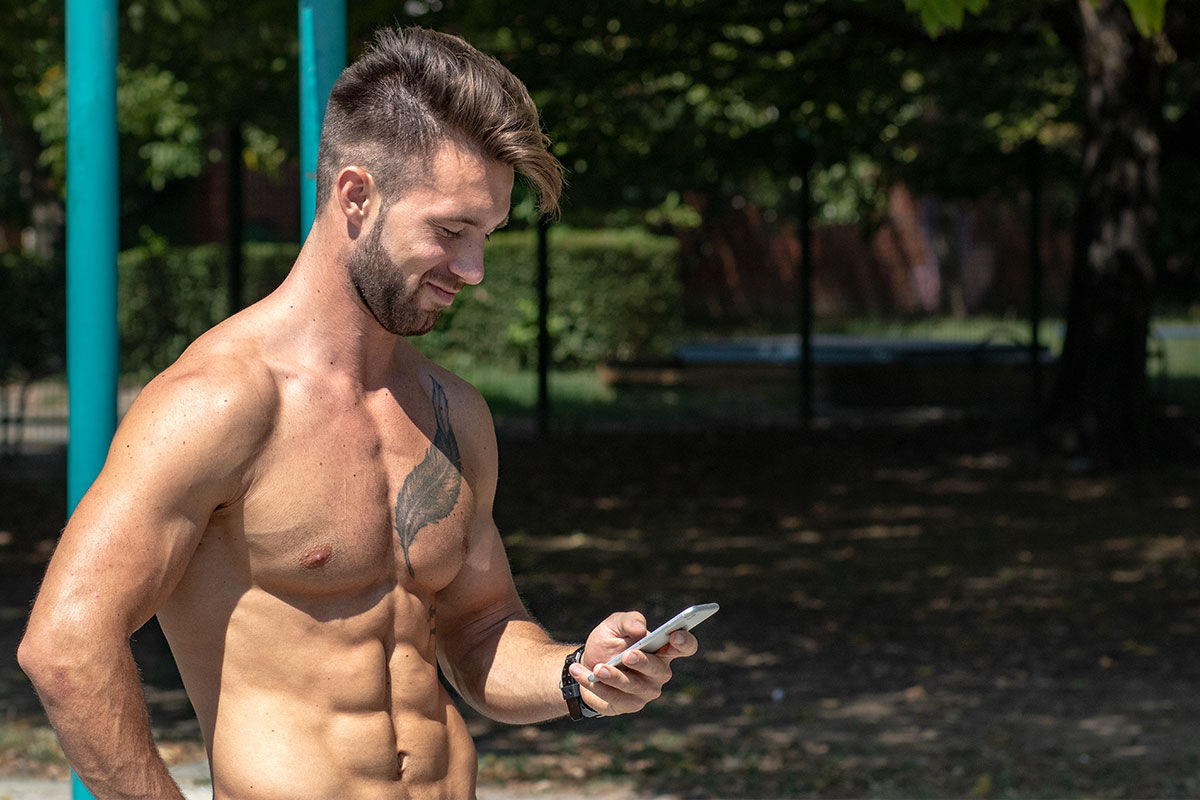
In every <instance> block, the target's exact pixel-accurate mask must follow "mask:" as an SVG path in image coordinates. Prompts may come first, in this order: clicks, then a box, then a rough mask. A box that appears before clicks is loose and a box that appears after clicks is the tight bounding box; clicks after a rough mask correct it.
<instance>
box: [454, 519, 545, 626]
mask: <svg viewBox="0 0 1200 800" xmlns="http://www.w3.org/2000/svg"><path fill="white" fill-rule="evenodd" d="M437 605H438V631H439V634H444V637H443V641H444V643H445V644H446V645H448V646H449V647H453V646H455V645H457V644H460V643H459V642H458V641H456V640H457V639H459V638H462V639H464V640H471V639H475V638H477V637H479V636H482V635H485V629H487V628H489V627H491V626H493V625H496V624H499V623H501V622H502V621H504V620H506V619H511V618H512V617H513V616H514V615H516V616H518V617H524V616H527V615H526V613H525V608H524V606H523V605H522V603H521V600H520V598H519V597H518V596H517V590H516V587H515V586H514V584H513V577H512V571H511V569H510V568H509V564H508V556H507V555H506V553H505V551H504V544H503V542H501V540H500V532H499V531H498V530H497V529H496V525H495V523H494V522H493V521H492V520H491V518H490V515H489V518H488V519H487V520H484V521H481V522H480V523H479V524H478V525H477V527H476V529H475V530H474V531H473V534H472V542H471V547H470V550H469V553H468V556H467V559H466V562H465V563H464V564H463V568H462V569H461V570H460V571H459V573H458V575H457V576H455V578H454V580H453V581H451V582H450V584H449V585H448V586H447V587H446V588H444V589H443V590H442V591H440V592H438V598H437ZM464 646H470V645H469V644H466V643H464Z"/></svg>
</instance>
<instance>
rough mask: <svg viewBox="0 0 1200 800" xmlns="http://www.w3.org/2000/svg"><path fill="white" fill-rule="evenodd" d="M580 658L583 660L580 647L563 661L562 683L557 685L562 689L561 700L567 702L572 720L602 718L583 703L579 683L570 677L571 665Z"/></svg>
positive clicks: (597, 712)
mask: <svg viewBox="0 0 1200 800" xmlns="http://www.w3.org/2000/svg"><path fill="white" fill-rule="evenodd" d="M581 658H583V648H582V647H580V648H579V649H578V650H576V651H575V652H574V653H571V654H570V655H569V656H567V658H566V660H564V661H563V671H562V682H561V683H560V684H559V688H560V689H562V696H563V699H564V700H566V701H567V713H568V714H570V715H571V719H574V720H579V719H585V718H586V719H594V718H595V717H602V716H604V715H603V714H601V713H600V712H599V711H597V710H596V709H594V708H592V707H591V706H589V705H588V704H587V703H585V702H584V700H583V697H581V696H580V694H579V682H578V681H576V680H575V678H574V676H572V675H571V665H572V664H578V663H579V660H580V659H581Z"/></svg>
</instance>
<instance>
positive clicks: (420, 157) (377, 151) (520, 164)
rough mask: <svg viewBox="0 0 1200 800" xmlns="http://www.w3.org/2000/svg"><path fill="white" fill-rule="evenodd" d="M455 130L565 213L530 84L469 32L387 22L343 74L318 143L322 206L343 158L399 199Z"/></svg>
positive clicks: (558, 170)
mask: <svg viewBox="0 0 1200 800" xmlns="http://www.w3.org/2000/svg"><path fill="white" fill-rule="evenodd" d="M447 139H453V140H455V141H458V142H460V143H462V144H464V145H466V146H468V147H471V148H474V149H476V150H477V151H478V152H479V153H481V154H482V155H484V156H486V157H488V158H492V159H495V160H496V161H499V162H501V163H503V164H507V165H508V166H510V167H512V168H513V170H514V171H515V172H516V173H517V174H518V175H521V176H523V177H524V178H525V180H526V181H527V182H528V183H529V184H530V185H531V186H532V188H533V190H534V192H535V193H536V194H537V199H538V210H539V212H540V213H541V214H542V215H543V216H556V215H557V214H558V210H559V195H560V194H561V193H562V182H563V177H562V165H560V164H559V162H558V160H557V159H556V158H554V156H553V155H551V154H550V152H549V150H548V147H549V144H550V140H549V138H548V137H547V136H546V134H545V133H543V132H542V126H541V121H540V119H539V118H538V111H537V107H536V106H535V105H534V103H533V100H532V99H530V97H529V92H528V91H527V90H526V89H525V85H524V84H522V83H521V81H520V80H518V79H517V78H516V76H514V75H513V74H512V73H511V72H509V71H508V69H506V68H505V67H504V66H503V65H502V64H501V63H500V62H499V61H497V60H496V59H494V58H492V57H491V56H486V55H484V54H483V53H481V52H479V51H478V50H476V49H475V48H474V47H472V46H471V45H469V44H467V42H465V41H464V40H462V39H460V38H459V37H457V36H451V35H449V34H445V33H438V32H436V31H431V30H427V29H425V28H417V27H412V28H403V29H393V28H385V29H382V30H380V31H379V32H378V33H377V34H376V36H375V40H374V42H373V43H372V44H371V46H370V47H369V48H368V49H367V50H366V52H364V53H363V55H362V56H361V57H360V58H359V59H358V60H357V61H355V62H354V63H353V64H351V65H350V66H349V67H347V68H346V69H345V70H344V71H343V72H342V74H341V76H340V77H339V78H338V79H337V82H335V83H334V85H333V89H332V91H331V92H330V95H329V105H328V106H327V107H326V110H325V122H324V125H323V127H322V129H321V144H320V147H319V148H318V151H317V198H318V211H317V213H318V214H320V213H321V212H320V209H322V208H324V206H325V203H326V201H327V199H328V197H329V194H330V192H331V191H333V182H334V181H335V180H336V178H337V174H338V172H339V171H340V170H341V169H342V168H343V167H345V166H347V165H350V164H356V165H359V166H362V167H365V168H366V169H367V170H368V171H369V172H370V173H371V174H372V176H373V177H374V178H375V180H376V182H377V183H378V184H379V186H380V191H382V192H383V194H384V197H385V198H388V197H391V198H395V197H396V196H398V195H399V194H400V193H402V192H404V191H406V190H407V188H408V187H409V186H411V185H412V182H413V181H414V180H416V179H418V178H419V177H420V175H421V174H422V172H423V171H424V170H426V169H427V168H428V166H427V161H428V159H429V157H430V156H431V155H432V154H433V151H434V150H435V149H436V148H437V146H438V145H439V144H440V143H441V142H443V141H445V140H447ZM385 202H386V199H385Z"/></svg>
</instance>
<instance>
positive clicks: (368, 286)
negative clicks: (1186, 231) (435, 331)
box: [346, 219, 442, 336]
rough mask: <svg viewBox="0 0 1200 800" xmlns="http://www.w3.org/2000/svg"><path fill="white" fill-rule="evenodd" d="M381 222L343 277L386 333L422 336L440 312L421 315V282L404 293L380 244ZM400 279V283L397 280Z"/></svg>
mask: <svg viewBox="0 0 1200 800" xmlns="http://www.w3.org/2000/svg"><path fill="white" fill-rule="evenodd" d="M382 233H383V225H382V219H380V220H377V221H376V223H375V225H374V226H373V227H372V228H371V232H370V233H368V234H367V237H366V239H364V240H363V241H362V243H361V244H359V246H358V247H357V248H356V249H355V250H354V251H353V252H352V253H351V254H350V257H349V258H348V259H347V261H346V274H347V276H348V277H349V279H350V284H351V285H352V286H353V287H354V290H355V291H356V292H357V293H358V296H359V299H361V300H362V302H363V305H365V306H366V307H367V310H368V311H370V312H371V315H372V316H373V317H375V321H376V322H378V323H379V325H380V326H381V327H382V328H383V329H384V330H385V331H387V332H388V333H393V334H395V335H397V336H421V335H423V334H426V333H428V332H429V331H430V330H431V329H432V328H433V326H434V323H436V322H437V319H438V316H439V315H440V314H441V313H442V312H441V309H436V310H434V311H422V310H421V309H419V308H418V307H417V293H418V292H419V291H421V287H422V286H424V282H423V281H422V282H421V283H418V284H417V286H416V287H415V288H414V289H413V290H412V291H411V292H406V291H405V288H404V285H403V283H401V282H399V280H402V279H403V275H402V272H401V270H400V268H399V266H397V265H396V263H395V262H394V261H392V260H391V259H390V258H388V255H387V251H385V250H384V248H383V243H382ZM398 279H399V280H398Z"/></svg>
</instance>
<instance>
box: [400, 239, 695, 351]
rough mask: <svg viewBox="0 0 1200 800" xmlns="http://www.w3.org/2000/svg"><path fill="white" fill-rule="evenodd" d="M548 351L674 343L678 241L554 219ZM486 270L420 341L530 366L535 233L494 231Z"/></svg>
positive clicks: (659, 347) (663, 347)
mask: <svg viewBox="0 0 1200 800" xmlns="http://www.w3.org/2000/svg"><path fill="white" fill-rule="evenodd" d="M547 253H548V258H549V262H550V283H549V292H550V316H549V320H548V325H547V327H548V328H549V331H550V337H551V358H552V361H553V363H554V365H555V366H557V367H580V366H585V367H586V366H592V365H594V364H597V363H600V362H602V361H605V360H608V359H615V358H632V357H635V356H648V355H658V354H662V353H665V352H668V351H669V349H670V347H671V344H672V342H673V340H674V338H675V337H676V335H677V334H678V332H679V330H680V329H681V326H682V316H681V313H680V308H681V303H680V295H681V286H680V282H679V275H678V260H677V254H678V245H677V242H676V240H675V239H673V238H669V237H664V236H654V235H652V234H650V233H647V232H646V231H643V230H640V229H621V230H599V231H581V230H571V229H569V228H552V229H551V230H550V232H549V238H548V246H547ZM484 263H485V273H484V275H485V277H484V280H483V283H482V284H480V285H479V286H478V287H471V288H468V289H467V290H465V291H464V292H463V295H462V297H461V298H460V299H459V300H458V301H456V302H455V304H454V305H453V306H451V307H450V309H448V310H447V311H446V312H445V313H444V314H443V315H442V318H441V319H440V320H439V321H438V324H437V326H436V327H435V328H434V329H433V330H432V331H430V332H429V333H428V334H426V335H425V336H423V337H421V338H420V339H418V340H416V343H417V345H418V346H419V347H420V348H421V350H422V351H423V352H425V353H426V354H428V355H429V356H430V357H431V358H433V359H435V360H437V361H439V362H441V363H445V364H447V365H448V366H450V367H451V368H455V367H462V366H466V365H480V364H483V365H495V366H499V367H513V366H528V365H529V364H532V363H533V361H534V360H535V359H536V355H537V288H536V286H537V236H536V233H535V232H534V231H516V232H506V233H497V234H495V235H493V236H492V238H491V241H490V242H489V243H488V246H487V251H486V256H485V260H484Z"/></svg>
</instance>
